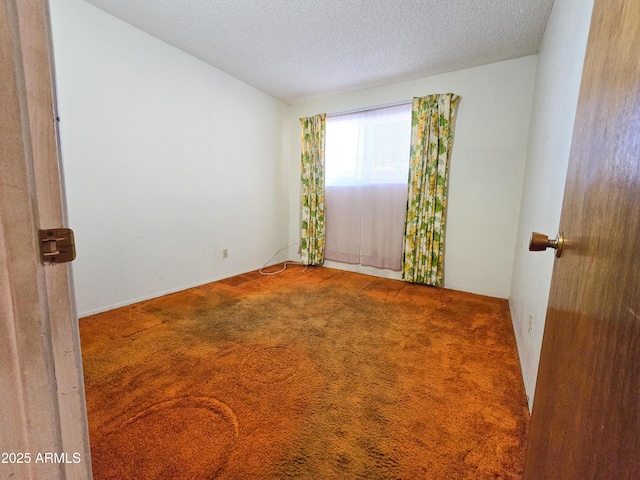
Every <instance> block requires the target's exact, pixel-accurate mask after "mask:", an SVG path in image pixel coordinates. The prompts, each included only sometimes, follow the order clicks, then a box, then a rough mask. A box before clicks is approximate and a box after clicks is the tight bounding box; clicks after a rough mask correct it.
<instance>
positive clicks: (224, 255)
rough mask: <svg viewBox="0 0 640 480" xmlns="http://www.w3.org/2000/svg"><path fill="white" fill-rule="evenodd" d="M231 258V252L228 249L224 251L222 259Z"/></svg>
mask: <svg viewBox="0 0 640 480" xmlns="http://www.w3.org/2000/svg"><path fill="white" fill-rule="evenodd" d="M227 257H229V250H227V249H226V248H223V249H222V258H227Z"/></svg>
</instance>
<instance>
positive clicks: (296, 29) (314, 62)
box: [87, 0, 553, 104]
mask: <svg viewBox="0 0 640 480" xmlns="http://www.w3.org/2000/svg"><path fill="white" fill-rule="evenodd" d="M87 1H88V2H89V3H91V4H93V5H95V6H97V7H99V8H100V9H102V10H104V11H106V12H108V13H110V14H112V15H114V16H115V17H117V18H120V19H121V20H124V21H125V22H127V23H129V24H131V25H133V26H135V27H138V28H139V29H141V30H143V31H145V32H147V33H149V34H151V35H153V36H155V37H157V38H159V39H161V40H163V41H165V42H167V43H169V44H171V45H173V46H175V47H177V48H179V49H181V50H183V51H185V52H188V53H190V54H191V55H193V56H195V57H197V58H199V59H201V60H203V61H205V62H207V63H209V64H211V65H213V66H214V67H216V68H218V69H220V70H222V71H224V72H226V73H228V74H230V75H232V76H234V77H236V78H238V79H240V80H242V81H244V82H245V83H248V84H249V85H252V86H254V87H256V88H257V89H259V90H261V91H263V92H265V93H267V94H269V95H272V96H273V97H275V98H278V99H280V100H282V101H284V102H286V103H288V104H295V103H299V102H301V101H304V100H308V99H311V98H316V97H324V96H328V95H333V94H337V93H344V92H350V91H354V90H359V89H362V88H368V87H376V86H381V85H387V84H391V83H396V82H400V81H407V80H414V79H417V78H421V77H426V76H430V75H436V74H439V73H445V72H451V71H455V70H460V69H463V68H469V67H474V66H478V65H484V64H488V63H493V62H499V61H502V60H508V59H512V58H518V57H522V56H526V55H532V54H535V53H537V52H538V48H539V46H540V42H541V40H542V36H543V34H544V29H545V26H546V23H547V19H548V17H549V13H550V12H551V7H552V5H553V0H359V1H358V0H87Z"/></svg>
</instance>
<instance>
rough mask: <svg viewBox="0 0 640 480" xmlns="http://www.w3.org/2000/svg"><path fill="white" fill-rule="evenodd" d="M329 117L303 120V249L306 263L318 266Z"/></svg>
mask: <svg viewBox="0 0 640 480" xmlns="http://www.w3.org/2000/svg"><path fill="white" fill-rule="evenodd" d="M326 118H327V116H326V114H324V113H322V114H319V115H315V116H313V117H308V118H301V119H300V123H301V124H302V155H301V169H300V170H301V172H302V173H301V178H300V190H301V194H302V212H301V213H302V215H301V219H300V226H301V232H300V251H301V255H302V263H304V264H305V265H319V264H322V263H323V262H324V247H325V216H324V211H325V200H324V192H325V188H324V139H325V128H326V127H325V121H326Z"/></svg>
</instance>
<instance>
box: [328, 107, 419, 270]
mask: <svg viewBox="0 0 640 480" xmlns="http://www.w3.org/2000/svg"><path fill="white" fill-rule="evenodd" d="M410 144H411V105H410V104H408V103H407V104H404V105H396V106H392V107H384V108H378V109H373V110H366V111H361V112H355V113H349V114H343V115H335V116H329V117H328V118H327V143H326V201H327V250H326V253H325V258H326V259H327V260H334V261H338V262H344V263H351V264H361V265H368V266H373V267H377V268H387V269H390V270H396V271H399V270H400V269H401V264H402V242H403V231H404V220H405V211H406V205H407V178H408V174H409V147H410Z"/></svg>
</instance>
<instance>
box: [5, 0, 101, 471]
mask: <svg viewBox="0 0 640 480" xmlns="http://www.w3.org/2000/svg"><path fill="white" fill-rule="evenodd" d="M47 6H48V2H47V0H2V1H0V97H1V100H2V112H1V113H2V114H1V115H0V134H1V138H0V478H3V479H4V478H16V479H18V478H20V479H22V478H25V479H40V478H42V479H45V478H46V479H52V480H53V479H83V480H84V479H88V478H91V459H90V455H89V439H88V434H87V420H86V412H85V403H84V402H85V400H84V386H83V378H82V368H81V366H82V363H81V356H80V344H79V334H78V325H77V317H76V315H75V307H74V303H73V300H72V296H71V294H70V270H69V267H68V265H67V264H60V265H51V266H47V267H45V266H44V265H43V264H41V263H40V259H39V258H40V257H39V249H38V240H37V233H38V229H48V228H55V227H62V226H66V225H65V214H64V212H65V210H64V202H63V198H62V192H61V188H60V178H61V176H60V171H59V164H58V142H57V135H56V120H55V118H56V114H55V111H56V107H55V95H54V90H53V88H52V78H53V77H52V66H51V42H50V36H49V16H48V10H47Z"/></svg>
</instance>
